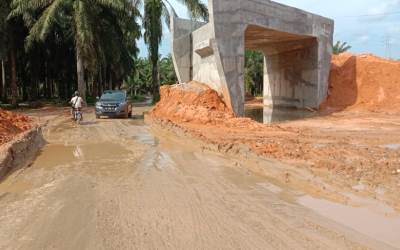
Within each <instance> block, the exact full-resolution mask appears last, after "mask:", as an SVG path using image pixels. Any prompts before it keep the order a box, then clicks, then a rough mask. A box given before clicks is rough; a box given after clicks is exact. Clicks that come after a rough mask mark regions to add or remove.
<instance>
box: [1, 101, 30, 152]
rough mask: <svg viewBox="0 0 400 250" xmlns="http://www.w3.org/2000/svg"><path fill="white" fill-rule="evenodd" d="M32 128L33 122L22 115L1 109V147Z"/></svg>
mask: <svg viewBox="0 0 400 250" xmlns="http://www.w3.org/2000/svg"><path fill="white" fill-rule="evenodd" d="M31 128H32V120H31V119H30V118H29V117H27V116H25V115H21V114H17V113H14V112H10V111H5V110H2V109H0V145H2V144H4V143H6V142H9V141H10V140H12V139H13V138H14V137H15V136H16V135H18V134H20V133H22V132H24V131H27V130H29V129H31Z"/></svg>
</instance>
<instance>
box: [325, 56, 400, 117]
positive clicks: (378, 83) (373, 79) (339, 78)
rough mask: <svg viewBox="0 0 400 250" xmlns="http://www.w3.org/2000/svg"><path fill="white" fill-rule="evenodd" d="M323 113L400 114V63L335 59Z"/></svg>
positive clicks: (366, 58) (380, 60) (361, 58)
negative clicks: (340, 111) (325, 111)
mask: <svg viewBox="0 0 400 250" xmlns="http://www.w3.org/2000/svg"><path fill="white" fill-rule="evenodd" d="M321 108H322V109H332V110H344V109H351V110H364V111H373V112H390V113H391V112H400V61H392V60H386V59H383V58H379V57H377V56H374V55H353V54H350V53H343V54H341V55H338V56H334V57H333V59H332V66H331V73H330V78H329V93H328V98H327V100H326V101H325V102H324V103H323V104H322V105H321Z"/></svg>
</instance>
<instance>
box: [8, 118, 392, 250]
mask: <svg viewBox="0 0 400 250" xmlns="http://www.w3.org/2000/svg"><path fill="white" fill-rule="evenodd" d="M85 118H86V120H85V121H84V122H83V124H82V125H81V126H76V125H74V124H73V123H72V122H71V121H69V120H68V119H67V118H66V117H65V116H61V117H59V116H58V117H53V118H52V119H50V122H49V124H48V126H47V128H46V129H45V131H44V135H45V139H46V140H47V142H48V143H47V145H46V146H45V147H44V148H43V150H42V151H41V153H40V154H39V155H38V156H37V158H36V160H35V161H34V162H33V163H32V164H31V165H30V167H27V168H23V169H20V170H17V171H15V172H13V173H12V174H11V175H10V176H8V177H7V178H6V179H4V180H3V181H2V182H1V183H0V249H395V248H396V247H400V240H399V236H400V235H399V232H400V223H399V217H398V215H395V214H392V213H391V211H381V210H382V209H381V210H379V209H377V210H376V209H375V210H374V209H370V208H369V207H358V208H353V207H347V206H345V205H340V204H332V203H330V202H328V201H325V200H323V199H316V198H313V197H310V196H308V195H307V194H305V193H301V192H299V191H295V190H290V189H288V188H285V187H284V186H281V185H278V184H277V183H275V182H274V180H272V179H271V180H268V179H266V178H264V177H261V176H257V175H256V174H253V173H251V172H249V171H248V170H246V167H243V166H244V165H245V164H246V162H245V161H244V160H243V161H240V159H233V158H232V157H228V156H225V155H221V154H217V153H211V152H203V151H202V150H201V149H200V147H199V146H198V145H197V143H193V142H191V141H188V139H184V138H178V137H176V136H174V135H172V134H169V133H167V132H165V131H162V130H159V129H154V128H153V129H150V128H149V127H147V126H145V125H144V123H143V121H141V120H138V119H130V120H118V119H111V120H108V119H104V120H96V119H95V118H94V116H92V115H90V116H88V115H86V117H85ZM238 162H240V164H239V163H238ZM240 166H242V167H240ZM376 207H377V208H379V206H378V205H377V206H374V208H376ZM357 209H360V210H357Z"/></svg>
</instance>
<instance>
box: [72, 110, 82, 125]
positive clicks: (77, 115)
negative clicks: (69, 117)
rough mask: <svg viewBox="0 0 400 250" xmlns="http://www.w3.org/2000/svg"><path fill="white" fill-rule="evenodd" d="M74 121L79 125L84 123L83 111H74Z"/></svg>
mask: <svg viewBox="0 0 400 250" xmlns="http://www.w3.org/2000/svg"><path fill="white" fill-rule="evenodd" d="M73 118H74V121H75V122H76V123H77V124H80V123H81V121H82V119H83V115H82V111H81V109H74V117H73Z"/></svg>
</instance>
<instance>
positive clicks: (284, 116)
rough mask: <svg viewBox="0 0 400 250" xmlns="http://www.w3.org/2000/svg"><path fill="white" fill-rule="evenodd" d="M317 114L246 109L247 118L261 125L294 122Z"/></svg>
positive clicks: (295, 110) (286, 110)
mask: <svg viewBox="0 0 400 250" xmlns="http://www.w3.org/2000/svg"><path fill="white" fill-rule="evenodd" d="M317 115H318V113H317V112H310V111H307V110H300V109H294V108H274V109H272V108H269V107H259V106H256V107H254V106H247V107H246V108H245V117H248V118H251V119H253V120H255V121H257V122H260V123H265V124H267V123H277V122H284V121H293V120H299V119H304V118H311V117H314V116H317Z"/></svg>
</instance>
